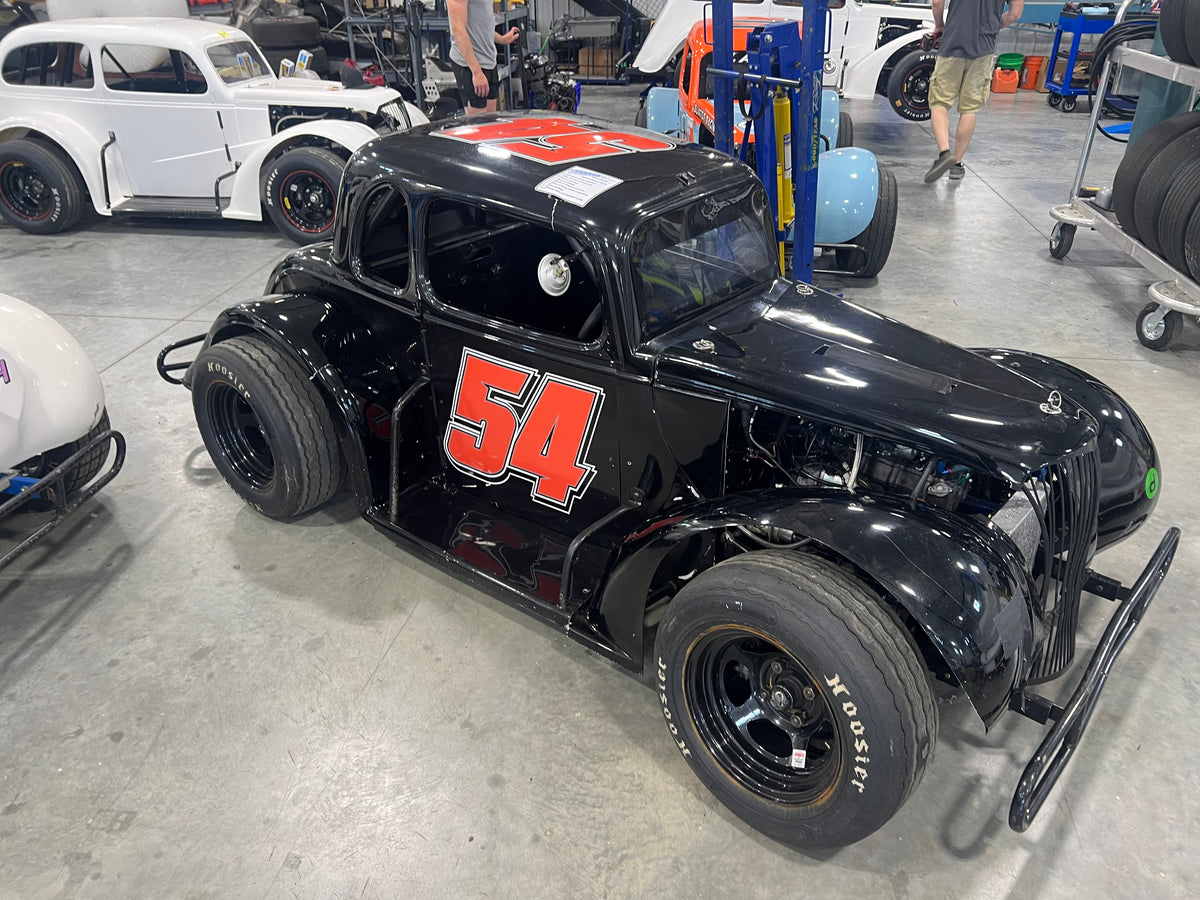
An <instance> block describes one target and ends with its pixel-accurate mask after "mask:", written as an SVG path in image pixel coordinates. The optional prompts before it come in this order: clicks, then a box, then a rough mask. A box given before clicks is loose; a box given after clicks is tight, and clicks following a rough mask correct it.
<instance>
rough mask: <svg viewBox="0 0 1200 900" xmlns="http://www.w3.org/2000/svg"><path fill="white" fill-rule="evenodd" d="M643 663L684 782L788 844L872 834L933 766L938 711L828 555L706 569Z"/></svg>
mask: <svg viewBox="0 0 1200 900" xmlns="http://www.w3.org/2000/svg"><path fill="white" fill-rule="evenodd" d="M655 657H656V661H657V662H656V673H657V674H656V680H657V686H658V694H659V701H660V703H661V704H662V710H663V716H664V718H665V719H666V720H667V726H668V728H669V729H670V732H671V736H672V738H673V739H674V741H675V744H676V746H677V747H678V749H679V750H680V752H681V753H683V755H684V757H685V758H686V759H687V761H688V764H689V765H690V766H691V768H692V771H693V772H695V773H696V775H697V777H699V778H700V780H701V781H702V782H704V784H705V785H706V786H707V787H708V789H709V790H710V791H712V793H713V795H714V796H715V797H716V798H717V799H718V800H720V801H721V803H723V804H724V805H725V806H726V807H728V808H729V809H730V810H731V811H732V812H733V813H734V814H735V815H737V816H738V817H739V818H740V819H742V820H743V821H745V822H746V823H747V824H749V825H750V826H752V827H753V828H755V829H757V830H758V831H761V832H762V833H763V834H765V835H767V836H768V837H771V838H773V839H775V840H777V841H779V842H781V843H783V844H787V845H788V846H791V847H801V848H814V847H841V846H845V845H847V844H852V843H854V842H855V841H858V840H861V839H862V838H864V837H866V836H867V835H869V834H871V833H872V832H874V831H875V830H877V829H878V828H880V827H881V826H882V825H883V824H884V823H885V822H887V821H888V820H889V819H890V818H891V817H892V816H893V815H894V814H895V813H896V811H897V810H898V809H899V808H900V807H901V805H903V803H904V801H905V800H906V799H907V798H908V796H909V794H910V793H911V792H912V791H913V790H914V789H915V788H916V786H917V785H918V784H919V783H920V781H921V777H922V775H923V774H924V771H925V767H926V766H927V765H928V763H929V761H930V760H931V759H932V756H933V750H934V745H935V743H936V740H937V709H936V708H935V706H934V704H933V696H932V692H931V690H930V687H929V681H928V678H927V677H926V673H925V670H924V668H923V667H922V665H921V663H920V661H919V657H918V655H917V650H916V647H915V646H914V645H913V643H912V641H911V639H910V638H909V637H908V635H907V634H906V633H905V631H904V629H903V628H902V627H901V626H900V625H899V623H898V622H897V621H896V620H895V618H894V617H893V616H892V615H891V613H890V612H889V611H888V610H887V609H885V608H884V607H883V606H882V603H881V601H880V598H879V597H878V595H876V594H875V593H874V592H873V591H871V590H870V589H869V588H867V587H866V585H864V584H863V583H862V582H861V581H859V580H858V579H856V578H854V577H852V576H850V575H848V574H846V573H845V572H843V571H842V570H841V569H839V568H838V567H837V566H835V565H834V564H832V563H830V562H827V561H826V560H823V559H819V558H817V557H812V556H805V555H803V554H798V553H792V552H778V551H758V552H754V553H747V554H745V555H743V556H739V557H737V558H735V559H731V560H727V561H726V562H723V563H720V564H719V565H717V566H714V567H713V568H712V569H709V570H708V571H707V572H704V573H703V574H701V575H699V576H698V577H696V578H695V579H694V580H693V581H692V582H690V583H689V584H688V585H687V586H686V587H685V588H684V589H683V590H681V591H680V592H679V594H678V596H677V597H676V598H675V600H674V601H672V603H671V605H670V606H669V607H668V609H667V614H666V617H665V618H664V619H663V622H662V624H661V626H660V627H659V631H658V638H657V641H656V644H655ZM800 751H803V755H801V753H800Z"/></svg>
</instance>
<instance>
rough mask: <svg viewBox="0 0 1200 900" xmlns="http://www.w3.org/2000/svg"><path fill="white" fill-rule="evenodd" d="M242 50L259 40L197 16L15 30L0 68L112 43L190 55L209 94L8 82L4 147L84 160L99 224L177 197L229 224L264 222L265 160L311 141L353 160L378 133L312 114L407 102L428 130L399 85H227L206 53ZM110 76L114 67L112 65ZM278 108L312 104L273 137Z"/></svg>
mask: <svg viewBox="0 0 1200 900" xmlns="http://www.w3.org/2000/svg"><path fill="white" fill-rule="evenodd" d="M233 41H244V42H249V43H252V42H251V41H250V38H249V37H248V36H247V35H246V34H245V33H244V32H241V31H239V30H237V29H236V28H232V27H230V26H228V25H222V24H218V23H213V22H205V21H199V20H195V19H176V18H158V19H154V18H145V19H138V18H101V19H69V20H64V21H60V22H44V23H39V24H36V25H27V26H24V27H22V28H18V29H15V30H14V31H13V32H12V33H11V34H9V35H7V36H6V37H5V38H4V40H3V41H0V65H3V62H4V60H6V59H8V56H9V54H10V53H12V52H13V51H14V50H16V49H17V48H18V47H22V46H25V45H28V44H42V43H73V44H81V45H83V47H84V48H85V49H86V51H87V56H88V58H90V59H107V58H106V57H105V55H104V54H103V53H102V51H103V48H104V47H105V46H108V45H113V46H114V47H117V46H123V47H125V48H129V47H131V46H136V47H138V48H142V47H160V48H166V50H167V51H169V50H177V51H180V52H182V53H185V54H186V55H187V57H188V59H190V60H191V62H192V63H193V64H194V66H195V69H196V70H198V72H199V73H200V74H201V75H203V77H204V80H205V82H206V83H207V90H205V91H204V92H203V93H153V92H145V91H140V92H139V91H128V90H125V91H117V90H112V89H110V88H109V86H108V85H107V84H106V83H105V78H103V77H98V78H93V79H92V82H93V83H91V84H88V85H86V86H82V87H80V86H74V85H71V86H55V85H39V84H9V83H7V82H5V81H3V80H2V79H0V142H2V141H5V140H10V139H13V138H17V137H22V136H24V135H25V134H26V133H27V132H29V131H37V132H40V133H42V134H44V135H46V136H47V137H48V138H49V139H50V140H52V141H53V142H54V143H56V144H57V145H58V146H59V147H60V148H62V150H63V151H64V152H65V153H66V154H67V155H68V156H69V157H70V158H71V160H72V161H73V162H74V163H75V166H76V167H77V168H78V169H79V172H80V174H81V175H82V176H83V180H84V182H85V183H86V186H87V189H88V193H89V195H90V196H91V200H92V205H93V206H94V207H95V209H96V212H98V213H100V214H101V215H111V214H112V213H113V212H115V211H120V209H121V204H122V203H123V202H124V201H127V200H131V199H132V198H146V197H152V198H156V199H158V200H160V201H162V200H163V199H164V198H165V199H166V200H167V201H168V202H169V201H170V200H172V199H174V200H178V201H179V207H180V208H181V209H183V208H189V207H194V206H195V204H197V203H199V202H201V201H204V200H206V199H210V198H213V197H214V190H219V192H220V196H221V198H222V210H221V215H222V216H223V217H225V218H229V219H248V220H253V221H258V220H260V219H261V218H262V208H261V202H260V198H261V194H262V191H261V189H260V183H259V181H260V177H261V174H262V172H261V169H262V166H263V164H264V162H265V161H266V160H268V159H269V158H272V157H274V156H275V155H278V153H279V152H282V151H283V150H285V149H288V148H290V147H292V146H296V145H299V144H302V143H313V142H314V141H313V139H314V138H315V139H317V141H316V142H317V143H321V142H327V143H329V144H332V145H334V146H335V147H342V148H344V149H345V150H346V151H348V152H353V151H355V150H357V149H358V148H359V147H361V146H362V145H363V144H365V143H366V142H367V141H369V140H371V139H372V138H375V137H377V136H378V132H376V131H375V130H374V129H373V128H371V127H369V126H368V125H367V124H366V123H365V122H362V121H348V120H346V119H333V118H329V119H324V118H314V117H312V116H313V115H314V114H319V113H320V111H321V110H324V109H329V110H349V111H352V112H355V113H364V114H367V115H373V114H375V113H376V112H377V111H379V110H380V108H381V107H384V106H385V105H390V104H397V106H394V107H393V106H389V108H390V109H392V110H395V111H396V112H398V111H399V104H403V105H404V108H405V110H406V111H407V113H408V117H409V120H410V121H411V122H412V124H413V125H418V124H424V123H425V122H428V121H429V120H428V118H427V117H426V116H425V114H424V113H422V112H421V111H420V110H419V109H417V108H416V107H415V106H412V105H411V104H408V103H404V101H403V100H402V99H401V97H400V94H399V93H398V92H397V91H394V90H392V89H391V88H385V87H373V88H369V89H365V90H357V89H355V90H349V89H345V88H343V87H342V86H341V85H340V84H336V83H333V82H329V81H318V80H310V79H306V78H286V79H281V78H277V77H276V76H275V75H274V74H273V73H271V72H269V71H268V72H263V73H261V74H259V75H257V76H255V77H250V78H247V79H246V80H243V81H238V82H235V83H232V84H226V83H225V81H223V80H222V78H221V77H220V75H218V73H217V70H216V68H215V66H214V65H213V63H212V61H211V60H210V59H209V56H208V50H209V49H211V48H212V47H214V46H215V45H218V44H223V43H229V42H233ZM123 52H128V51H123ZM102 68H103V69H105V70H107V69H111V68H112V66H110V65H108V64H107V62H106V63H105V65H104V66H103V67H102ZM85 84H86V79H85ZM272 106H276V107H280V106H283V107H303V108H304V110H305V112H306V114H307V115H306V117H302V118H297V120H296V124H294V125H291V126H290V127H283V128H280V130H279V131H278V132H276V133H272V127H273V126H272V123H271V107H272ZM393 118H394V117H393ZM396 127H398V128H403V127H404V125H403V124H402V123H401V124H398V125H397V126H396ZM110 140H111V143H110ZM106 143H109V146H108V148H107V149H103V150H102V148H104V145H105V144H106ZM102 156H103V159H104V165H102V164H101V158H102ZM106 179H107V184H106V183H105V181H106ZM218 180H219V187H216V186H217V185H218ZM106 188H107V195H108V200H107V201H106V199H105V196H106ZM214 207H215V201H214Z"/></svg>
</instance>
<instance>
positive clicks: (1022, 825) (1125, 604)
mask: <svg viewBox="0 0 1200 900" xmlns="http://www.w3.org/2000/svg"><path fill="white" fill-rule="evenodd" d="M1178 546H1179V529H1178V528H1169V529H1167V533H1166V534H1165V535H1163V539H1162V540H1161V541H1160V542H1159V544H1158V549H1157V550H1155V551H1154V555H1153V556H1152V557H1151V558H1150V562H1148V563H1147V564H1146V568H1145V569H1143V570H1142V574H1141V575H1140V576H1138V579H1137V581H1135V582H1134V584H1133V587H1132V588H1130V589H1129V591H1128V593H1124V592H1122V593H1123V594H1124V599H1122V600H1121V605H1120V606H1119V607H1118V608H1117V611H1116V613H1114V614H1113V617H1112V619H1110V620H1109V623H1108V627H1107V628H1106V629H1105V630H1104V636H1103V637H1102V638H1101V639H1100V643H1099V644H1098V645H1097V646H1096V650H1095V651H1094V652H1093V653H1092V658H1091V660H1089V662H1088V664H1087V668H1086V669H1085V670H1084V673H1083V677H1082V678H1081V679H1080V681H1079V685H1078V686H1077V687H1076V688H1075V692H1074V693H1073V694H1072V695H1071V699H1070V700H1069V701H1067V704H1066V706H1063V707H1059V706H1055V705H1054V704H1052V703H1050V702H1049V701H1048V700H1046V699H1045V698H1043V697H1039V696H1037V695H1036V694H1030V693H1027V692H1025V691H1021V692H1019V693H1018V694H1017V695H1016V696H1014V698H1013V701H1012V708H1013V709H1015V710H1016V711H1017V712H1020V713H1021V714H1023V715H1026V716H1029V717H1030V718H1034V719H1038V720H1040V721H1042V722H1045V721H1047V720H1050V719H1053V720H1054V725H1053V726H1052V727H1051V729H1050V731H1049V732H1048V733H1047V734H1046V737H1045V738H1043V740H1042V743H1041V744H1040V745H1039V746H1038V748H1037V752H1036V753H1034V754H1033V758H1032V759H1030V760H1029V764H1028V765H1026V766H1025V771H1024V772H1023V773H1022V775H1021V780H1020V781H1019V782H1018V784H1017V789H1016V791H1015V792H1014V793H1013V799H1012V805H1011V806H1010V807H1009V810H1008V824H1009V827H1011V828H1012V829H1013V830H1014V831H1024V830H1025V829H1027V828H1028V827H1029V825H1030V823H1031V822H1033V819H1034V817H1035V816H1036V815H1037V814H1038V810H1040V809H1041V808H1042V804H1043V803H1045V802H1046V798H1047V796H1049V794H1050V791H1051V790H1052V789H1053V788H1054V785H1055V783H1056V782H1057V781H1058V779H1059V776H1061V775H1062V773H1063V769H1064V768H1065V767H1066V765H1067V761H1068V760H1069V759H1070V758H1071V754H1073V753H1074V752H1075V747H1076V746H1077V745H1078V744H1079V739H1080V738H1081V737H1082V736H1083V732H1084V729H1085V728H1087V725H1088V721H1089V720H1090V719H1091V717H1092V712H1093V711H1094V710H1095V708H1096V701H1097V700H1098V699H1099V698H1100V691H1101V690H1103V689H1104V682H1105V679H1107V678H1108V670H1109V669H1110V668H1112V664H1113V662H1114V661H1115V660H1116V658H1117V656H1118V655H1120V653H1121V651H1122V650H1123V649H1124V648H1125V643H1126V641H1128V640H1129V638H1130V636H1131V635H1132V634H1133V632H1134V630H1135V629H1136V628H1137V627H1138V625H1139V624H1141V621H1142V616H1143V615H1144V614H1145V612H1146V609H1147V608H1148V607H1149V606H1150V601H1151V600H1153V599H1154V595H1155V594H1156V593H1158V589H1159V587H1160V586H1161V585H1162V583H1163V579H1165V578H1166V577H1167V571H1168V570H1169V569H1170V568H1171V561H1172V560H1173V559H1174V557H1175V550H1176V548H1177V547H1178Z"/></svg>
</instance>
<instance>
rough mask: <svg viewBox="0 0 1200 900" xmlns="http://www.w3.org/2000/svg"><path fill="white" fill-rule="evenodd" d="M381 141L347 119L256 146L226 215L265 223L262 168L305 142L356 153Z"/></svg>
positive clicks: (236, 179) (296, 128)
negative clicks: (336, 147)
mask: <svg viewBox="0 0 1200 900" xmlns="http://www.w3.org/2000/svg"><path fill="white" fill-rule="evenodd" d="M377 137H379V133H378V132H377V131H375V129H373V128H369V127H368V126H366V125H364V124H363V123H362V122H348V121H346V120H345V119H317V120H316V121H313V122H305V123H303V124H301V125H293V126H292V127H291V128H285V129H283V131H280V132H279V133H278V134H276V135H275V136H274V137H272V138H271V140H269V141H262V142H260V143H256V144H255V145H254V149H253V150H251V151H250V154H249V155H248V156H247V157H246V158H245V159H243V160H242V164H241V166H239V167H238V170H237V174H236V175H234V176H233V190H232V193H231V194H230V198H229V206H227V207H226V208H225V211H224V213H223V215H224V217H225V218H226V219H247V220H250V221H253V222H257V221H260V220H261V219H262V188H261V181H262V168H263V164H264V163H265V162H266V161H267V160H268V159H271V158H273V157H275V156H278V155H279V153H280V152H282V151H283V150H287V149H291V147H292V146H299V145H300V144H302V143H303V142H304V141H305V139H311V138H319V139H320V140H322V141H328V142H329V143H331V144H335V145H337V146H339V147H344V148H345V149H346V150H347V151H348V152H350V153H353V152H354V151H355V150H357V149H358V148H359V147H361V146H362V145H363V144H365V143H366V142H367V141H370V140H374V139H375V138H377Z"/></svg>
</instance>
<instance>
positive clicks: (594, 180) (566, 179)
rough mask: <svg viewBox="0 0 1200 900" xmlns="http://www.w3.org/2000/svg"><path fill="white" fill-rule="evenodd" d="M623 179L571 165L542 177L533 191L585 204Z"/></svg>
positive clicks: (580, 204) (581, 204)
mask: <svg viewBox="0 0 1200 900" xmlns="http://www.w3.org/2000/svg"><path fill="white" fill-rule="evenodd" d="M623 180H624V179H621V178H616V177H615V176H612V175H605V174H604V173H603V172H594V171H592V170H591V169H585V168H584V167H583V166H571V168H569V169H567V170H566V171H564V172H559V173H557V174H556V175H551V176H550V177H549V178H543V179H542V180H541V181H539V182H538V183H537V185H536V186H535V187H534V190H535V191H538V192H540V193H543V194H549V195H550V196H551V197H557V198H558V199H560V200H566V201H567V202H568V203H574V204H575V205H576V206H587V205H588V202H589V201H591V200H594V199H595V198H596V197H599V196H600V195H601V194H603V193H604V192H605V191H607V190H608V189H609V188H613V187H616V186H617V185H618V184H620V183H621V182H622V181H623Z"/></svg>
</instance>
